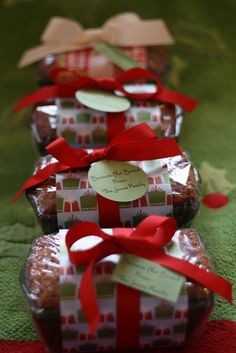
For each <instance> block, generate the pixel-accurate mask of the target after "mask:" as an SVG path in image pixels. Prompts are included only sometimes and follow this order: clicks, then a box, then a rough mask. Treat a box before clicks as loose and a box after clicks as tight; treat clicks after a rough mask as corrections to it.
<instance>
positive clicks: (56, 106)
mask: <svg viewBox="0 0 236 353" xmlns="http://www.w3.org/2000/svg"><path fill="white" fill-rule="evenodd" d="M124 114H125V128H128V127H130V126H133V125H135V124H138V123H140V122H144V121H145V122H147V123H148V124H149V125H150V127H151V128H152V129H153V131H154V132H155V133H156V135H157V136H158V137H161V138H164V137H174V138H178V136H179V134H180V130H181V125H182V121H183V111H182V109H181V108H180V107H179V106H177V105H174V104H170V103H158V102H140V101H137V102H135V101H134V102H133V103H132V107H131V108H130V109H129V110H127V111H126V112H125V113H124ZM30 125H31V132H32V136H33V138H34V141H35V143H36V145H37V147H38V149H39V151H40V152H41V153H42V154H45V147H46V146H47V145H48V144H49V143H51V142H52V141H54V140H55V139H56V138H57V137H58V136H62V137H64V138H65V139H66V140H67V141H68V142H69V143H70V145H74V146H78V147H83V148H95V147H100V146H104V145H106V143H107V142H108V120H107V114H106V113H103V112H98V111H95V110H92V109H89V108H86V107H85V106H82V105H81V104H79V103H78V102H77V101H76V100H75V99H59V98H57V99H56V100H49V101H47V102H41V103H40V104H38V105H36V106H34V107H33V109H32V111H31V113H30Z"/></svg>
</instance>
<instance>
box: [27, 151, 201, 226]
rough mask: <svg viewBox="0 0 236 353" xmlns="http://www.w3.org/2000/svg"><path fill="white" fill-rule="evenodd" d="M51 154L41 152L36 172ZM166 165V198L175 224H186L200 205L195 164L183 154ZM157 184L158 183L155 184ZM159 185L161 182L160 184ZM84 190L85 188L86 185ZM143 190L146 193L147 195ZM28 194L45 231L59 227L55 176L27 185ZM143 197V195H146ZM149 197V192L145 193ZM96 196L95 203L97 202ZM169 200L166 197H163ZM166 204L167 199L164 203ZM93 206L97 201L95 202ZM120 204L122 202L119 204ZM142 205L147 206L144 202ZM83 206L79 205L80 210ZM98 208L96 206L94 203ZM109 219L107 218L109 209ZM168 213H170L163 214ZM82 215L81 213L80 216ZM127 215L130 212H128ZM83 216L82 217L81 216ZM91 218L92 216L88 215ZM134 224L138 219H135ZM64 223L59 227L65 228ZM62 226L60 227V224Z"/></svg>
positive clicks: (155, 211)
mask: <svg viewBox="0 0 236 353" xmlns="http://www.w3.org/2000/svg"><path fill="white" fill-rule="evenodd" d="M53 161H55V160H53V159H52V157H51V156H49V155H48V156H44V157H41V158H40V159H39V161H38V162H37V164H36V167H35V172H36V171H38V170H40V169H42V168H43V167H45V166H47V165H48V164H50V163H52V162H53ZM167 169H168V174H169V180H170V185H171V191H170V192H171V195H169V199H170V200H169V202H170V203H171V204H173V217H174V218H175V219H176V220H177V223H178V226H184V225H188V224H189V223H190V222H191V220H192V219H193V217H194V216H195V215H196V213H197V212H198V209H199V177H198V173H197V171H196V169H195V168H194V166H193V165H192V164H191V163H190V162H189V161H188V160H187V159H186V158H185V157H184V156H183V155H182V156H176V157H171V158H168V159H167ZM157 185H158V184H157ZM159 185H160V184H159ZM85 191H86V189H85ZM89 191H92V192H94V191H93V189H91V188H90V189H87V192H89ZM147 194H148V193H146V194H145V195H147ZM26 195H27V198H28V199H29V201H30V203H31V204H32V206H33V209H34V211H35V213H36V216H37V218H38V221H39V223H40V224H41V226H42V229H43V231H44V232H45V233H51V232H56V231H58V228H59V226H58V218H57V207H56V202H57V201H56V178H55V176H52V177H50V178H49V179H48V180H46V181H44V182H43V183H41V184H39V185H37V186H35V187H33V188H30V189H28V190H27V191H26ZM145 197H146V196H145ZM147 198H148V196H147ZM96 202H97V201H96V199H95V203H96ZM166 202H168V201H166ZM153 204H154V206H153V207H152V208H151V210H152V211H151V212H152V213H153V214H157V213H158V210H157V208H155V207H156V206H155V205H156V204H157V203H155V202H154V203H153ZM167 204H168V203H167ZM95 206H96V205H95ZM119 206H120V207H122V206H121V205H119ZM141 206H148V205H147V204H144V205H142V204H141ZM81 209H82V207H80V211H81ZM95 209H97V206H96V207H95ZM139 209H140V210H143V211H144V213H145V212H146V213H145V214H146V215H148V214H150V210H149V209H148V207H146V208H145V207H140V204H139ZM125 210H126V209H125V208H122V212H125ZM107 212H108V220H109V210H107ZM77 215H78V217H79V218H81V217H82V213H81V212H80V213H77ZM163 215H165V216H170V215H171V214H163ZM80 216H81V217H80ZM128 217H130V215H128ZM137 219H138V221H141V220H142V219H143V217H141V216H140V217H137ZM82 220H85V219H83V218H82ZM87 220H93V221H95V220H94V219H89V218H88V219H87ZM136 224H137V222H136ZM102 226H103V227H109V226H112V227H119V226H120V224H117V225H116V224H113V225H111V224H110V225H109V224H107V225H102ZM123 226H124V227H127V226H128V227H130V226H135V223H134V222H133V223H132V222H131V224H129V225H127V224H124V225H123ZM68 227H69V226H64V227H62V228H68ZM60 228H61V227H60Z"/></svg>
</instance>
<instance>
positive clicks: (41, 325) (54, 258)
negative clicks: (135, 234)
mask: <svg viewBox="0 0 236 353" xmlns="http://www.w3.org/2000/svg"><path fill="white" fill-rule="evenodd" d="M105 231H106V230H105ZM60 237H61V233H56V234H49V235H44V236H42V237H41V238H39V239H37V240H36V241H35V243H34V244H33V246H32V249H31V251H30V254H29V256H28V258H27V260H26V262H25V267H24V269H23V271H22V278H21V284H22V288H23V290H24V292H25V294H26V297H27V301H28V304H29V308H30V311H31V314H32V316H33V320H34V322H35V325H36V328H37V332H38V334H39V336H40V338H41V339H42V341H43V342H44V344H45V345H46V347H47V349H48V350H49V352H53V353H60V352H62V328H63V330H64V329H66V331H65V332H63V337H64V338H65V339H67V340H70V339H72V340H75V339H76V337H77V334H76V332H74V331H73V328H72V327H73V324H74V323H76V322H77V321H76V320H82V321H81V323H83V322H84V321H83V320H84V318H83V315H82V313H71V312H70V310H69V311H68V315H64V316H61V315H60V291H61V293H62V288H61V289H60V286H61V284H60V283H61V282H60V280H59V278H60V272H61V273H62V268H61V269H60V245H59V243H60ZM174 238H175V242H177V244H178V247H179V249H180V251H181V258H182V259H184V260H186V261H188V262H191V263H192V264H194V265H196V266H198V267H200V268H204V269H206V270H209V271H212V263H211V260H210V259H209V256H208V254H207V252H206V250H205V248H204V245H203V243H202V242H201V240H200V237H199V234H198V232H197V231H196V230H194V229H190V228H188V229H181V230H177V231H176V233H175V235H174ZM109 261H110V260H106V259H105V260H103V264H105V266H106V269H108V267H109V271H108V272H109V273H110V274H109V275H105V273H106V272H107V271H105V272H103V271H101V265H100V264H102V262H99V263H97V264H96V267H95V273H96V281H98V282H99V281H100V282H101V283H103V282H104V281H105V278H106V281H108V282H106V281H105V282H106V283H105V287H106V288H105V289H104V290H105V293H106V295H107V296H108V294H109V291H110V290H111V282H110V281H111V280H110V276H111V271H110V268H111V264H112V263H111V262H109ZM73 266H74V265H72V266H69V267H68V268H67V269H64V270H63V271H66V273H65V275H66V276H67V277H66V276H65V278H68V279H69V278H70V277H71V275H72V274H73V273H75V272H74V271H75V268H74V267H73ZM112 268H114V266H113V267H112ZM76 271H77V270H76ZM108 272H107V273H108ZM76 273H77V272H76ZM63 274H64V272H63ZM99 274H100V275H99ZM77 285H79V284H77ZM74 286H75V285H73V286H72V287H73V288H74ZM114 286H115V285H114ZM100 287H101V284H100ZM100 287H99V288H100ZM73 288H70V296H71V292H72V289H73ZM99 288H98V289H97V290H98V292H97V295H98V296H99V294H98V293H100V292H101V288H100V289H99ZM68 290H69V289H68ZM68 290H67V291H66V293H67V296H68V295H69V292H68ZM74 292H75V289H73V293H74ZM76 292H77V290H76ZM183 296H185V301H184V302H185V304H184V305H183V301H181V300H182V299H183ZM180 297H182V299H181V298H180ZM180 297H179V299H178V300H177V302H176V303H175V304H173V302H169V301H167V300H161V301H160V303H159V304H158V305H157V306H155V307H153V308H152V309H151V310H150V311H148V312H145V310H144V309H145V308H146V307H145V306H144V307H143V308H142V309H141V312H140V342H141V341H143V339H144V336H145V342H146V343H145V344H144V345H140V348H142V349H147V348H153V349H155V350H156V349H158V347H159V348H160V347H166V346H175V345H177V346H179V345H183V344H191V343H192V342H194V340H196V339H197V338H198V337H199V334H200V333H201V331H202V329H203V327H204V324H205V323H206V321H207V319H208V316H209V313H210V311H211V309H212V307H213V293H212V292H210V291H209V290H208V289H207V288H206V287H204V286H202V285H200V284H197V283H195V282H193V281H191V280H190V279H189V278H186V282H185V284H184V286H183V289H182V290H181V294H180ZM68 298H69V297H68ZM148 298H150V299H149V300H152V299H151V298H152V297H150V296H149V297H145V300H146V301H147V300H148ZM114 310H115V309H114ZM143 310H144V312H143ZM114 313H115V311H114ZM103 316H104V315H103ZM108 316H109V315H108ZM108 316H106V315H105V319H104V318H103V319H101V320H102V322H101V323H100V324H99V330H98V332H97V333H96V335H95V336H93V337H90V336H88V335H87V336H86V335H85V334H83V336H84V337H82V336H81V337H80V335H79V336H78V337H77V338H78V342H77V347H76V348H73V349H74V350H73V349H72V350H69V351H70V352H72V351H73V352H77V349H78V352H80V351H88V350H89V351H96V350H102V349H106V350H107V349H109V347H110V346H109V342H110V340H111V339H112V338H113V336H114V335H112V330H111V328H110V329H109V327H108V326H109V322H110V321H112V315H110V316H109V317H108ZM113 316H114V314H113ZM157 318H158V319H160V322H159V321H155V320H156V319H157ZM114 319H115V318H113V320H114ZM170 321H171V322H172V324H171V325H170V327H169V326H168V322H170ZM79 322H80V321H79ZM158 322H159V323H158ZM61 325H62V326H61ZM102 333H103V334H102ZM105 333H107V334H109V335H108V336H106V335H105ZM113 333H114V332H113ZM104 335H105V336H104ZM86 337H87V338H86ZM106 337H107V338H106ZM108 337H109V338H108ZM173 337H174V338H173ZM108 341H109V342H108ZM104 347H105V348H104ZM67 352H68V351H67Z"/></svg>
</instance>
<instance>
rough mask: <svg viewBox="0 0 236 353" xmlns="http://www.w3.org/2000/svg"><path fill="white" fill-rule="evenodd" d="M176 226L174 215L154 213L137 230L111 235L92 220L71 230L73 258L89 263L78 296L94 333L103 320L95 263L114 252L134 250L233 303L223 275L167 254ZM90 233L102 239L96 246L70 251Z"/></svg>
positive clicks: (77, 262) (68, 238)
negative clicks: (98, 300) (166, 250)
mask: <svg viewBox="0 0 236 353" xmlns="http://www.w3.org/2000/svg"><path fill="white" fill-rule="evenodd" d="M176 227H177V225H176V220H175V219H174V218H169V217H162V216H154V215H153V216H149V217H147V218H145V219H144V220H143V221H142V222H141V223H140V224H139V225H138V226H137V228H136V229H135V230H132V229H130V228H120V229H116V232H115V234H114V235H112V236H109V235H108V234H106V233H105V232H103V231H102V229H101V228H100V227H99V226H98V225H97V224H95V223H93V222H81V223H78V224H74V225H73V226H72V227H71V228H70V229H69V230H68V232H67V234H66V239H65V241H66V246H67V250H68V254H69V257H70V260H71V261H72V262H73V263H74V264H75V265H77V266H87V268H86V270H85V272H84V274H83V276H82V279H81V282H80V289H79V298H80V301H81V306H82V309H83V311H84V313H85V316H86V318H87V320H88V322H89V326H90V333H91V334H94V333H95V331H96V328H97V325H98V323H99V321H100V312H99V307H98V304H97V300H96V295H95V291H94V285H93V269H94V265H95V264H96V263H97V262H98V261H100V260H102V259H104V258H105V257H107V256H109V255H112V254H122V253H131V254H133V255H136V256H139V257H143V258H145V259H147V260H150V261H153V262H155V263H157V264H159V265H161V266H164V267H166V268H168V269H170V270H173V271H176V272H179V273H181V274H182V275H184V276H186V277H188V278H190V279H193V280H194V281H197V282H199V283H200V284H202V285H203V286H206V287H208V288H209V289H210V290H212V291H213V292H216V293H218V294H219V295H221V296H222V297H223V298H225V299H227V300H228V301H229V302H232V288H231V284H230V283H229V282H228V281H226V280H225V279H224V278H222V277H219V276H217V275H215V274H214V273H212V272H209V271H206V270H204V269H202V268H199V267H197V266H195V265H193V264H191V263H189V262H187V261H185V260H182V259H178V258H175V257H173V256H170V255H167V254H166V253H165V251H164V249H163V247H164V246H165V245H167V244H168V243H169V242H170V241H171V239H172V237H173V235H174V234H175V231H176ZM91 234H92V235H93V236H97V237H99V238H100V240H101V241H100V242H99V243H98V244H97V245H95V246H93V247H92V248H90V249H88V250H75V251H74V250H71V247H72V245H73V244H74V243H75V242H76V241H78V240H80V239H82V238H85V237H88V236H90V235H91Z"/></svg>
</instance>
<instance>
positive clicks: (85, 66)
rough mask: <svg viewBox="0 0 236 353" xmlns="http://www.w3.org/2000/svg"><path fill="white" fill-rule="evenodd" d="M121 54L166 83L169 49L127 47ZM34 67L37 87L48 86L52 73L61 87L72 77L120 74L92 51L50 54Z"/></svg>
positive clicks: (103, 58) (112, 65)
mask: <svg viewBox="0 0 236 353" xmlns="http://www.w3.org/2000/svg"><path fill="white" fill-rule="evenodd" d="M121 50H122V51H124V53H126V54H128V55H129V56H130V57H131V58H133V59H134V60H136V61H137V65H141V66H142V67H144V68H145V69H148V70H149V71H151V72H153V73H154V74H156V75H158V76H159V77H160V79H161V80H164V79H165V75H166V73H167V72H168V70H169V67H170V62H169V57H168V49H167V48H166V47H165V46H161V45H160V46H149V47H146V48H145V47H134V48H131V47H130V48H121ZM35 66H36V77H37V81H38V83H39V84H40V85H48V84H51V83H52V76H54V73H55V72H57V81H58V82H60V83H64V82H68V81H69V80H71V79H73V77H74V76H75V75H90V76H92V77H102V76H106V77H113V76H116V75H118V74H119V73H120V72H121V69H120V68H119V67H118V66H117V65H116V64H114V63H112V61H111V60H110V59H109V58H107V57H106V56H104V55H102V54H100V53H98V52H97V51H96V50H95V49H92V48H89V49H83V50H77V51H72V52H69V53H63V54H49V55H47V56H46V57H45V58H43V59H42V60H40V61H38V62H37V63H36V64H35ZM57 69H63V70H57ZM56 70H57V71H56Z"/></svg>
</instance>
